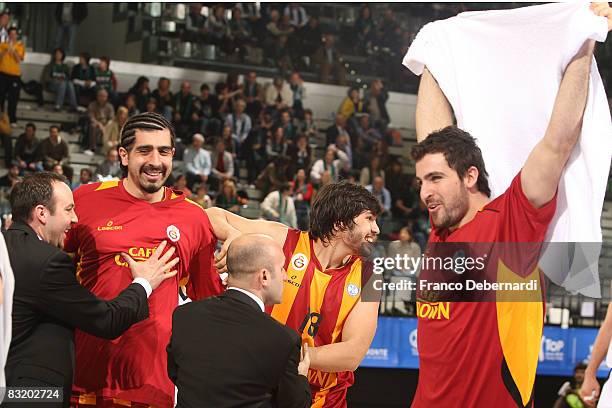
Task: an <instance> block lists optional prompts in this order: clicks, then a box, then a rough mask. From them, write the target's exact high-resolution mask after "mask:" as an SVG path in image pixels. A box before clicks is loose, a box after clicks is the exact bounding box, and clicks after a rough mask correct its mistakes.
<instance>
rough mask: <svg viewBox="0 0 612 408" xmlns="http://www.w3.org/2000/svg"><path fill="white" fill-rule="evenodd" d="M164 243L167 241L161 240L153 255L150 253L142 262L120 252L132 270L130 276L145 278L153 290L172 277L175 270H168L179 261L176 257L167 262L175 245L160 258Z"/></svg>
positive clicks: (164, 246)
mask: <svg viewBox="0 0 612 408" xmlns="http://www.w3.org/2000/svg"><path fill="white" fill-rule="evenodd" d="M166 244H167V242H166V241H163V242H162V243H161V244H160V245H159V246H158V247H157V249H156V250H155V252H153V255H151V257H150V258H149V259H147V260H146V261H144V262H136V261H134V260H133V259H132V257H131V256H129V255H128V254H126V253H125V252H122V253H121V256H123V259H125V260H126V262H127V263H128V265H129V267H130V270H131V271H132V276H133V277H134V278H144V279H146V280H147V281H148V282H149V284H150V285H151V288H153V290H155V289H156V288H157V287H158V286H159V285H160V284H161V283H162V282H163V281H165V280H166V279H168V278H172V277H173V276H175V275H176V274H177V271H176V270H174V271H171V272H168V271H169V270H170V269H172V268H173V267H174V266H175V265H176V264H177V263H178V262H179V259H178V258H174V259H172V260H171V261H170V262H168V261H169V260H170V258H171V257H172V255H173V254H174V251H175V250H176V248H175V247H172V248H170V249H169V250H168V251H166V253H165V254H164V255H163V256H162V257H161V258H160V255H161V254H162V252H164V248H166Z"/></svg>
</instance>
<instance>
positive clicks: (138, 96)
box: [128, 76, 151, 112]
mask: <svg viewBox="0 0 612 408" xmlns="http://www.w3.org/2000/svg"><path fill="white" fill-rule="evenodd" d="M128 95H134V99H135V102H136V108H137V109H138V110H139V111H141V112H144V111H145V110H146V105H147V101H148V100H149V98H150V97H151V90H150V89H149V78H147V77H146V76H139V77H138V79H137V80H136V83H135V84H134V85H133V86H132V87H131V88H130V90H129V91H128Z"/></svg>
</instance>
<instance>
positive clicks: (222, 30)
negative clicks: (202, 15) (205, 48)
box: [204, 4, 231, 53]
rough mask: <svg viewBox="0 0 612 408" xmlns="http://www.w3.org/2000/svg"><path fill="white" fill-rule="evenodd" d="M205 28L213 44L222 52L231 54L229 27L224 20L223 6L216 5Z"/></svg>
mask: <svg viewBox="0 0 612 408" xmlns="http://www.w3.org/2000/svg"><path fill="white" fill-rule="evenodd" d="M204 26H205V28H206V30H207V32H208V35H209V36H210V40H211V41H212V43H213V44H215V45H218V46H219V47H220V48H221V50H222V51H223V52H227V53H230V52H231V41H230V39H229V25H228V24H227V20H226V19H225V6H223V5H220V4H218V5H216V6H214V7H213V9H212V13H211V14H210V16H209V17H208V20H206V23H205V25H204Z"/></svg>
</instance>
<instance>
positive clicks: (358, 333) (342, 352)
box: [309, 301, 379, 372]
mask: <svg viewBox="0 0 612 408" xmlns="http://www.w3.org/2000/svg"><path fill="white" fill-rule="evenodd" d="M378 306H379V304H378V302H363V301H361V302H359V303H357V304H356V305H355V308H354V309H353V310H352V311H351V313H350V314H349V316H348V318H347V319H346V322H345V323H344V328H343V329H342V341H341V342H339V343H334V344H327V345H325V346H320V347H310V349H309V350H310V368H312V369H315V370H321V371H326V372H340V371H355V370H356V369H357V367H359V364H360V363H361V360H363V358H364V357H365V355H366V353H367V352H368V348H369V347H370V344H371V343H372V339H374V334H375V333H376V325H377V322H378Z"/></svg>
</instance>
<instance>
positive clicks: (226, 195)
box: [215, 180, 240, 213]
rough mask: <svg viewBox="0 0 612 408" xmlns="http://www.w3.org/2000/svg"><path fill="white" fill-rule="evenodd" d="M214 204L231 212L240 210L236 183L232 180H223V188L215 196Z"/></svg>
mask: <svg viewBox="0 0 612 408" xmlns="http://www.w3.org/2000/svg"><path fill="white" fill-rule="evenodd" d="M215 204H216V206H217V207H221V208H223V209H225V210H227V211H230V212H233V213H238V212H239V211H240V204H239V203H238V194H237V192H236V183H234V181H233V180H225V181H224V182H223V188H222V189H221V192H220V194H219V195H218V196H217V199H216V202H215Z"/></svg>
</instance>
